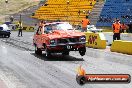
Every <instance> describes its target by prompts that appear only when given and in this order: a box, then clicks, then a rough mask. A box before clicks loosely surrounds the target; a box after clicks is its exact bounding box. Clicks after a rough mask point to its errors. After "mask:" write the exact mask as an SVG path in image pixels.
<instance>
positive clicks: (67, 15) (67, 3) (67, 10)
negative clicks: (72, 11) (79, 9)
mask: <svg viewBox="0 0 132 88" xmlns="http://www.w3.org/2000/svg"><path fill="white" fill-rule="evenodd" d="M69 4H70V2H69V1H67V19H66V20H67V21H68V12H69V10H68V6H69Z"/></svg>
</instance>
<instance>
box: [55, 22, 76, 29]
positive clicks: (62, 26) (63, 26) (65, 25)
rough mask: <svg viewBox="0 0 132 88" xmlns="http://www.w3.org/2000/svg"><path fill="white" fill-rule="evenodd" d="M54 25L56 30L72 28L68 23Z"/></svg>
mask: <svg viewBox="0 0 132 88" xmlns="http://www.w3.org/2000/svg"><path fill="white" fill-rule="evenodd" d="M56 27H57V29H58V30H73V27H72V25H70V24H69V23H63V24H58V25H57V26H56Z"/></svg>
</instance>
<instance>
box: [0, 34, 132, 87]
mask: <svg viewBox="0 0 132 88" xmlns="http://www.w3.org/2000/svg"><path fill="white" fill-rule="evenodd" d="M32 35H33V33H30V32H29V33H26V32H24V35H23V36H24V37H17V32H12V35H11V38H10V39H13V38H14V39H17V40H18V41H17V42H14V41H12V40H10V41H12V42H14V43H19V45H21V44H22V46H24V47H26V48H28V47H29V45H30V46H31V47H30V48H32V47H33V46H32ZM6 40H9V39H3V38H0V79H2V80H3V81H4V82H5V84H6V85H7V87H8V88H130V87H131V86H132V83H130V84H86V85H84V86H80V85H78V84H77V83H76V79H75V77H76V69H77V67H78V66H79V65H82V66H83V67H84V68H85V69H86V72H87V73H90V74H92V73H93V74H96V73H97V74H109V73H112V74H120V73H121V74H130V75H132V56H129V55H123V54H117V53H110V52H109V51H106V52H105V51H99V50H94V49H90V48H87V53H86V55H85V56H83V57H81V56H80V55H79V53H78V52H71V53H70V56H61V55H54V56H52V57H50V58H46V57H45V54H43V55H42V56H38V55H35V54H34V51H33V50H28V51H27V50H26V49H25V48H23V47H18V46H15V45H12V43H8V42H3V41H6ZM23 40H24V42H25V43H28V46H26V45H24V44H23V43H22V41H23ZM115 55H116V56H115ZM119 57H120V58H119Z"/></svg>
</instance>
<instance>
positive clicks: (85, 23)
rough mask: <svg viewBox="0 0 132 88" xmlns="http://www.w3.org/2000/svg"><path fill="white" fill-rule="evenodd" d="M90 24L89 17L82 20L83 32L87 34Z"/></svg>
mask: <svg viewBox="0 0 132 88" xmlns="http://www.w3.org/2000/svg"><path fill="white" fill-rule="evenodd" d="M89 24H90V21H89V19H88V16H86V18H84V19H83V20H82V32H87V25H89Z"/></svg>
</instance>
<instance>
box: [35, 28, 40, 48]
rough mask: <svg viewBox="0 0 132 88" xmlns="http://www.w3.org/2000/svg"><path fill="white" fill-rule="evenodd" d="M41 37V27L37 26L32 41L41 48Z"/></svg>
mask: <svg viewBox="0 0 132 88" xmlns="http://www.w3.org/2000/svg"><path fill="white" fill-rule="evenodd" d="M41 37H42V27H39V28H38V30H37V32H36V34H35V37H34V42H35V44H36V45H37V47H38V48H41V46H42V44H41V42H42V41H41Z"/></svg>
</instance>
